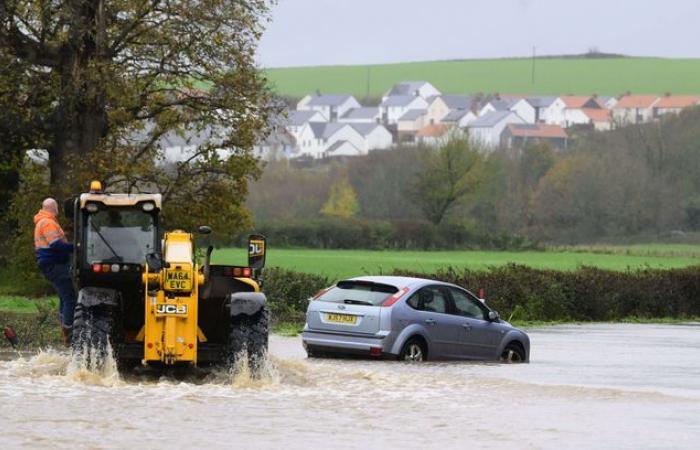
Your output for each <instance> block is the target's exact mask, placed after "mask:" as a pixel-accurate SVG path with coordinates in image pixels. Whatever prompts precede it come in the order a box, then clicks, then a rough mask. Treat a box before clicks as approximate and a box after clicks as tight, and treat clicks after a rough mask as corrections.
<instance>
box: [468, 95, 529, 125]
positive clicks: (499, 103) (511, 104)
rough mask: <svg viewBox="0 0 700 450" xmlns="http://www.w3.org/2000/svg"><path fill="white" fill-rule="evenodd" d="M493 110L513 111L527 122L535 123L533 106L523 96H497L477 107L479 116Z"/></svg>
mask: <svg viewBox="0 0 700 450" xmlns="http://www.w3.org/2000/svg"><path fill="white" fill-rule="evenodd" d="M494 111H513V112H514V113H516V114H517V115H519V116H520V117H521V118H522V119H523V120H524V121H525V122H527V123H535V119H536V115H537V114H536V110H535V107H534V106H533V105H532V103H530V102H529V101H528V99H526V98H524V97H498V98H493V99H490V100H488V101H486V103H484V104H483V105H482V106H481V108H480V109H479V114H478V115H479V116H483V115H485V114H488V113H490V112H494Z"/></svg>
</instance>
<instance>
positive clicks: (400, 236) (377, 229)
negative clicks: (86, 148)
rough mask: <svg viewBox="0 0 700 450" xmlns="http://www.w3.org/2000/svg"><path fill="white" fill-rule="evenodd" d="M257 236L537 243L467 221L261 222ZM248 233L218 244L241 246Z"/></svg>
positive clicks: (508, 245)
mask: <svg viewBox="0 0 700 450" xmlns="http://www.w3.org/2000/svg"><path fill="white" fill-rule="evenodd" d="M255 231H256V232H257V233H262V234H264V235H265V236H267V238H268V241H269V242H270V245H271V246H274V247H277V248H284V247H305V248H326V249H369V250H378V249H400V250H435V249H443V250H454V249H477V248H478V249H498V250H506V249H515V250H522V249H530V248H535V247H536V244H535V243H533V242H531V241H529V240H527V239H524V238H522V237H519V236H512V235H508V234H499V233H491V232H486V231H484V230H482V229H480V228H479V227H478V226H476V225H474V224H472V223H469V222H451V223H449V222H448V223H444V224H441V225H433V224H432V223H430V222H425V221H406V220H396V221H382V220H364V219H337V218H335V219H333V218H329V219H315V220H304V221H285V222H267V223H260V224H258V226H257V227H256V229H255ZM246 236H247V233H243V234H242V235H240V236H238V237H236V238H235V239H234V240H233V241H232V242H226V241H220V242H217V243H218V244H220V245H227V244H234V245H241V244H243V242H245V238H246Z"/></svg>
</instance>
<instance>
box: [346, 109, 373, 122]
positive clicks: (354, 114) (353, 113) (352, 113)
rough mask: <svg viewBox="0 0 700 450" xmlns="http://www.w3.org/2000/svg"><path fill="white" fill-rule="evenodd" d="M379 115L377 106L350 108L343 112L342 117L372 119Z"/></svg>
mask: <svg viewBox="0 0 700 450" xmlns="http://www.w3.org/2000/svg"><path fill="white" fill-rule="evenodd" d="M378 115H379V108H377V107H363V108H352V109H349V110H348V112H346V113H345V114H343V117H342V118H343V119H374V118H375V117H377V116H378Z"/></svg>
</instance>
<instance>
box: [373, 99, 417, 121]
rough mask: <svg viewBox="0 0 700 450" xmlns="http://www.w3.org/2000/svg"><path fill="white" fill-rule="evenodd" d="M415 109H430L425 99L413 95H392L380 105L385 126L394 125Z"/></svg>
mask: <svg viewBox="0 0 700 450" xmlns="http://www.w3.org/2000/svg"><path fill="white" fill-rule="evenodd" d="M413 109H425V110H427V109H428V102H427V101H426V100H425V99H424V98H423V97H416V96H412V95H392V96H389V97H386V98H385V99H384V100H383V101H382V103H381V104H380V105H379V110H380V111H381V114H382V122H383V123H384V124H385V125H394V124H396V123H397V122H398V120H399V118H401V116H403V115H404V114H406V111H410V110H413Z"/></svg>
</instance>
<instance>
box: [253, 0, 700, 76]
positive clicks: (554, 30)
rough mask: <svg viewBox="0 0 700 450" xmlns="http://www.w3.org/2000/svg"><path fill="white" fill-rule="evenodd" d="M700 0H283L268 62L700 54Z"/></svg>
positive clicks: (271, 28) (264, 59) (265, 43)
mask: <svg viewBox="0 0 700 450" xmlns="http://www.w3.org/2000/svg"><path fill="white" fill-rule="evenodd" d="M699 22H700V0H279V3H278V5H277V6H275V7H274V9H273V11H272V22H271V23H270V24H269V25H268V27H267V31H266V33H265V35H264V37H263V39H262V42H261V43H260V48H259V56H258V59H259V62H260V64H261V65H262V66H264V67H282V66H308V65H326V64H370V63H385V62H406V61H425V60H436V59H461V58H494V57H504V56H528V55H531V54H532V47H533V46H535V47H537V53H538V54H541V55H552V54H570V53H584V52H586V51H587V50H588V49H589V48H591V47H597V48H598V49H600V50H601V51H604V52H612V53H625V54H629V55H636V56H666V57H700V23H699Z"/></svg>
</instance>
